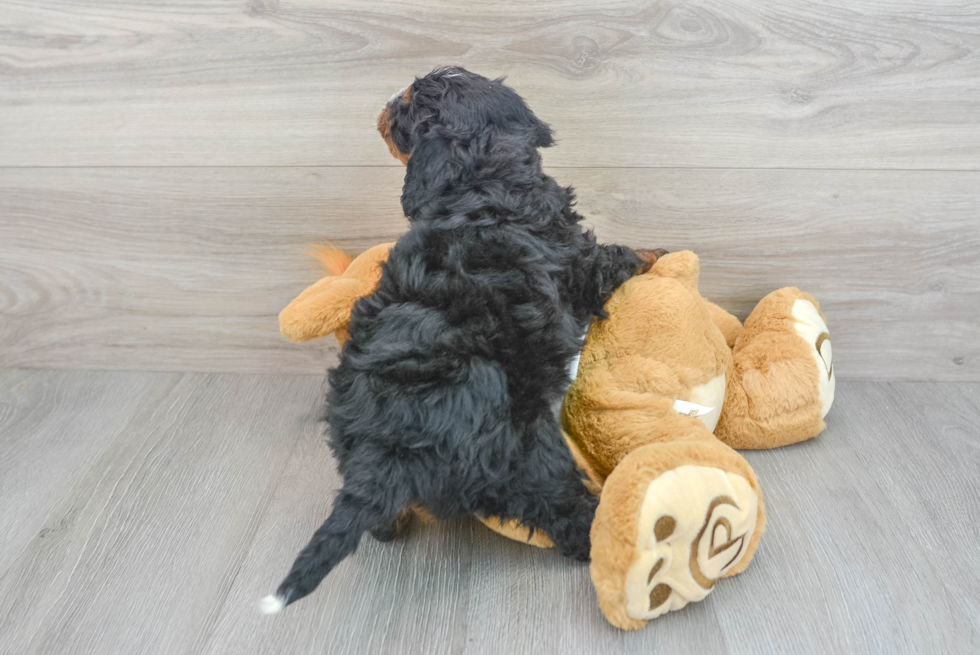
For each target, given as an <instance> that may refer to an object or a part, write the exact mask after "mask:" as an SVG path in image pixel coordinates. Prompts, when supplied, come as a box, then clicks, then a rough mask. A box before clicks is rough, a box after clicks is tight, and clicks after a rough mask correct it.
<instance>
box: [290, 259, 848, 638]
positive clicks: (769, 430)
mask: <svg viewBox="0 0 980 655" xmlns="http://www.w3.org/2000/svg"><path fill="white" fill-rule="evenodd" d="M391 245H392V244H382V245H380V246H375V247H374V248H371V249H370V250H368V251H366V252H365V253H364V254H362V255H361V256H359V257H358V258H356V259H354V260H352V261H351V260H349V258H345V256H344V255H342V254H341V253H339V252H338V251H331V250H326V249H325V250H322V251H321V252H320V253H319V254H318V256H319V258H320V259H321V261H323V262H324V266H325V268H326V269H327V271H328V273H331V275H329V276H327V277H325V278H324V279H322V280H320V281H319V282H317V283H316V284H314V285H313V286H311V287H310V288H309V289H307V290H306V291H304V292H303V293H302V294H301V295H300V296H299V297H297V298H296V299H295V300H294V301H293V302H292V303H290V304H289V306H288V307H286V309H285V310H283V312H282V313H281V314H280V327H281V330H282V333H283V335H285V336H286V337H287V338H289V339H290V340H292V341H306V340H308V339H311V338H315V337H319V336H325V335H327V334H330V333H331V332H333V333H335V334H336V335H337V339H338V342H340V343H341V344H342V343H343V342H344V340H345V339H346V331H345V329H346V325H347V321H348V320H349V318H350V310H351V309H352V307H353V305H354V303H355V302H356V300H357V299H358V298H360V297H361V296H363V295H365V294H367V293H370V292H371V291H372V290H373V289H374V287H375V285H376V284H377V281H378V279H379V278H380V275H381V263H382V262H383V261H384V260H385V258H386V256H387V252H388V249H389V248H390V247H391ZM698 276H699V264H698V259H697V257H696V256H695V255H694V254H693V253H691V252H677V253H672V254H668V255H665V256H663V257H661V258H660V259H659V260H657V262H656V263H655V264H654V265H653V266H652V268H651V269H650V270H649V271H648V272H647V273H644V274H642V275H637V276H635V277H633V278H631V279H630V280H628V281H627V282H626V283H625V284H623V285H622V286H621V287H620V288H619V289H618V290H617V291H616V292H615V293H614V294H613V296H612V297H611V298H610V299H609V301H608V302H607V304H606V311H607V312H608V315H609V316H608V318H607V319H605V320H597V321H595V322H594V323H593V325H592V327H591V328H590V330H589V332H588V335H587V337H586V341H585V345H584V347H583V350H582V352H581V354H580V357H579V359H578V361H577V372H576V373H575V374H573V375H572V377H573V381H572V385H571V387H570V388H569V390H568V393H567V395H566V397H565V400H564V403H563V405H562V409H561V418H562V425H563V427H564V432H565V439H566V441H567V443H568V445H569V448H570V450H571V452H572V454H573V456H574V458H575V460H576V462H577V463H578V464H579V466H580V467H581V468H582V470H583V472H584V473H585V474H586V475H587V476H588V478H589V479H588V480H587V481H585V483H586V484H587V485H589V486H590V488H591V489H593V490H594V491H595V492H596V493H599V494H600V502H599V507H598V509H597V510H596V516H595V520H594V522H593V525H592V532H591V539H592V552H591V555H592V564H591V575H592V581H593V585H594V587H595V590H596V594H597V596H598V600H599V607H600V609H601V610H602V612H603V614H604V615H605V616H606V618H607V619H608V620H609V621H610V622H611V623H612V624H613V625H615V626H617V627H620V628H623V629H636V628H640V627H642V626H643V625H645V624H646V622H647V621H649V620H650V619H654V618H656V617H658V616H660V615H661V614H663V613H665V612H668V611H671V610H676V609H680V608H682V607H684V606H685V605H687V604H688V603H691V602H697V601H700V600H703V599H704V598H705V597H706V596H707V595H708V593H709V592H710V591H711V590H712V589H713V588H714V585H715V583H716V582H717V581H718V580H720V579H722V578H726V577H730V576H733V575H736V574H738V573H740V572H742V571H744V570H745V569H746V568H747V567H748V565H749V563H750V561H751V560H752V557H753V555H754V554H755V551H756V549H757V548H758V546H759V540H760V538H761V536H762V532H763V530H764V528H765V522H766V517H765V508H764V505H763V502H762V489H761V487H760V486H759V481H758V478H757V477H756V475H755V472H754V471H753V470H752V467H751V466H750V465H749V464H748V462H747V461H746V460H745V459H744V458H743V457H742V456H741V455H739V454H738V453H737V452H736V451H735V450H734V448H744V449H759V448H774V447H778V446H783V445H787V444H791V443H796V442H798V441H803V440H805V439H809V438H811V437H813V436H815V435H817V434H818V433H819V432H821V431H822V430H823V429H824V427H825V424H824V422H823V418H824V417H825V416H826V414H827V412H828V411H829V410H830V406H831V404H832V403H833V399H834V385H835V378H834V371H833V362H832V351H831V343H830V335H829V331H828V329H827V325H826V322H825V319H824V317H823V315H822V314H821V313H820V309H819V304H818V303H817V301H816V300H815V299H813V298H812V297H811V296H809V295H808V294H806V293H803V292H802V291H799V290H798V289H795V288H784V289H779V290H778V291H774V292H772V293H770V294H769V295H768V296H766V297H765V298H764V299H763V300H762V301H761V302H760V303H759V304H758V305H757V306H756V308H755V309H754V310H753V312H752V313H751V315H750V316H749V317H748V319H747V320H746V321H745V325H744V326H743V325H742V324H741V323H740V322H739V321H738V319H736V318H735V317H734V316H732V315H731V314H729V313H727V312H725V311H724V310H722V309H721V308H719V307H718V306H716V305H714V304H713V303H711V302H709V301H707V300H705V299H704V298H702V297H701V295H700V294H699V293H698ZM479 518H480V520H482V521H483V522H484V523H485V524H487V525H488V526H489V527H491V528H492V529H494V530H496V531H498V532H500V533H502V534H504V535H506V536H509V537H511V538H514V539H517V540H520V541H527V542H529V543H532V544H533V545H536V546H539V547H549V546H551V541H550V539H548V537H547V535H544V534H542V533H540V532H532V531H530V530H528V529H527V528H525V527H524V526H522V525H520V524H519V523H517V522H514V521H510V522H501V521H500V520H498V519H496V518H493V517H479Z"/></svg>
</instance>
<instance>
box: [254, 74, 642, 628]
mask: <svg viewBox="0 0 980 655" xmlns="http://www.w3.org/2000/svg"><path fill="white" fill-rule="evenodd" d="M378 127H379V130H380V132H381V134H382V136H383V137H384V138H385V141H387V143H388V146H389V148H390V149H391V152H392V154H393V155H394V156H395V157H397V158H398V159H400V160H402V162H403V163H407V165H408V168H407V171H406V174H405V186H404V189H403V191H402V207H403V209H404V211H405V215H406V216H407V217H408V219H409V223H410V227H409V231H408V232H407V233H406V234H405V235H404V236H403V237H402V238H401V239H399V240H398V243H397V244H396V245H395V246H394V248H392V250H391V254H390V256H389V258H388V261H387V263H385V265H384V268H383V274H382V276H381V281H380V283H379V286H378V288H377V290H376V291H375V292H374V293H373V294H372V295H370V296H367V297H365V298H363V299H361V300H360V301H358V303H357V304H356V305H355V307H354V310H353V314H352V315H351V321H350V339H349V340H348V341H347V343H346V344H345V345H344V348H343V351H342V353H341V357H340V363H339V365H338V366H337V368H335V369H333V370H332V371H330V374H329V382H330V390H329V392H328V395H327V408H326V419H327V423H328V425H329V432H330V444H331V448H332V449H333V452H334V454H335V455H336V457H337V460H338V462H339V469H340V472H341V474H342V475H343V477H344V486H343V489H342V490H341V491H340V494H339V495H338V497H337V499H336V501H335V502H334V506H333V511H332V513H331V514H330V517H329V518H328V519H327V520H326V522H325V523H324V524H323V525H322V526H321V527H320V528H319V529H318V530H317V531H316V532H315V533H314V535H313V538H312V540H311V541H310V543H309V545H307V546H306V548H304V549H303V551H302V552H301V553H300V554H299V556H298V557H297V558H296V561H295V563H294V564H293V567H292V570H291V571H290V572H289V575H287V576H286V579H285V580H284V581H283V583H282V584H281V585H280V586H279V589H278V591H277V592H276V595H275V596H269V597H267V598H265V599H263V603H262V608H263V610H264V611H266V612H268V613H273V612H277V611H279V610H280V609H282V608H283V607H285V606H286V605H288V604H289V603H292V602H294V601H296V600H299V599H300V598H302V597H304V596H306V595H307V594H309V593H310V592H312V591H313V590H314V589H315V588H316V587H317V585H318V584H319V583H320V581H321V580H323V578H324V577H325V576H326V575H327V574H328V573H329V572H330V570H331V569H333V567H334V566H336V565H337V564H338V563H339V562H340V561H341V560H343V559H344V558H345V557H346V556H347V555H349V554H350V553H351V552H353V551H354V549H355V548H356V547H357V544H358V542H359V541H360V538H361V535H362V534H363V533H364V532H366V531H368V530H371V531H373V532H374V533H375V534H376V535H379V536H386V537H391V536H393V535H394V534H395V533H396V532H397V526H398V523H399V517H400V516H404V510H405V508H406V507H408V506H410V505H417V506H420V507H422V508H424V509H426V510H428V511H429V512H430V513H431V514H432V515H433V516H435V517H436V518H440V519H442V518H449V517H453V516H457V515H460V514H467V513H475V514H478V515H481V516H496V517H500V518H501V519H503V520H507V519H512V518H513V519H519V520H520V521H521V523H523V524H524V525H525V526H527V527H529V528H531V529H532V530H543V531H544V532H545V533H546V534H547V535H548V536H549V537H550V538H551V539H552V541H553V542H554V543H555V545H556V547H557V548H558V549H559V550H560V552H561V553H563V554H564V555H567V556H569V557H573V558H575V559H578V560H587V559H588V558H589V528H590V527H591V525H592V519H593V515H594V513H595V508H596V504H597V501H596V498H595V497H594V496H593V495H592V494H591V493H589V491H588V490H587V489H586V487H585V486H584V485H583V483H582V480H583V478H584V477H585V475H584V474H583V473H582V472H581V471H580V470H578V469H577V468H576V466H575V464H574V463H573V461H572V457H571V455H570V454H569V451H568V448H567V447H566V445H565V442H564V440H563V438H562V435H561V429H560V426H559V422H558V419H557V417H556V412H555V408H556V406H557V404H558V403H560V401H561V398H562V397H563V395H564V393H565V390H566V389H567V387H568V384H569V374H568V370H567V367H568V363H569V361H570V360H571V359H572V357H573V356H574V355H576V354H577V353H578V352H579V350H580V348H581V346H582V337H583V335H584V334H585V332H586V329H587V327H588V325H589V322H590V321H591V320H592V318H593V317H596V316H598V317H603V316H604V312H603V305H604V304H605V302H606V300H607V299H608V298H609V296H610V294H611V293H612V292H613V291H614V290H615V289H616V287H618V286H619V285H620V284H622V283H623V282H625V281H626V280H627V279H628V278H629V277H630V276H632V275H634V274H635V273H637V272H638V271H640V270H644V269H645V268H648V267H649V265H650V263H652V262H651V261H650V260H653V259H655V257H656V255H655V254H653V253H644V258H641V257H640V256H639V255H638V254H637V252H635V251H633V250H632V249H630V248H627V247H624V246H617V245H600V244H597V243H596V240H595V236H593V234H592V232H591V231H584V230H583V229H582V227H581V226H580V221H581V220H582V217H581V216H580V215H579V214H577V213H576V212H575V210H574V209H573V205H574V195H573V192H572V190H571V189H570V188H566V187H561V186H559V185H558V183H556V182H555V180H553V179H552V178H551V177H549V176H547V175H545V174H544V173H543V172H542V170H541V157H540V155H539V154H538V148H546V147H548V146H550V145H552V144H553V143H554V141H553V139H552V136H551V130H550V129H549V127H548V125H546V124H545V123H543V122H541V121H540V120H538V118H536V117H535V115H534V114H533V113H532V112H531V110H530V109H529V108H528V106H527V105H526V104H525V103H524V101H523V100H522V99H521V97H520V96H518V95H517V93H515V92H514V91H513V90H511V89H510V88H509V87H507V86H505V85H504V84H503V82H502V81H501V80H489V79H487V78H485V77H482V76H480V75H476V74H474V73H471V72H469V71H466V70H464V69H462V68H441V69H437V70H435V71H433V72H432V73H430V74H428V75H426V76H425V77H422V78H418V79H416V80H415V81H414V82H413V83H412V85H411V86H409V87H408V88H406V89H404V90H403V91H400V92H399V93H396V94H395V95H394V96H393V97H392V99H391V100H390V101H389V102H388V104H387V106H386V107H385V108H384V111H382V113H381V116H380V117H379V120H378Z"/></svg>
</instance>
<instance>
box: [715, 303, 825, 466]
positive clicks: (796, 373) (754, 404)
mask: <svg viewBox="0 0 980 655" xmlns="http://www.w3.org/2000/svg"><path fill="white" fill-rule="evenodd" d="M733 360H734V362H733V366H732V370H731V372H730V375H729V380H728V389H727V393H726V396H725V406H724V410H723V411H722V415H721V418H720V420H719V422H718V426H717V428H716V429H715V434H716V435H717V436H718V438H719V439H721V440H722V441H724V442H725V443H727V444H728V445H729V446H732V447H733V448H752V449H754V448H775V447H777V446H784V445H787V444H791V443H796V442H798V441H804V440H806V439H809V438H811V437H814V436H816V435H817V434H819V433H820V432H821V431H822V430H823V429H824V428H825V427H826V424H825V423H824V422H823V417H824V416H826V415H827V412H828V411H830V406H831V404H832V403H833V402H834V386H835V383H836V379H835V377H834V364H833V351H832V349H831V343H830V331H829V330H828V328H827V324H826V322H825V320H824V317H823V315H822V314H821V313H820V306H819V304H818V303H817V301H816V300H814V298H813V297H812V296H810V295H809V294H806V293H804V292H802V291H800V290H799V289H795V288H785V289H779V290H777V291H774V292H772V293H770V294H769V295H768V296H766V297H765V298H763V299H762V301H761V302H760V303H759V304H758V305H757V306H756V308H755V310H753V312H752V314H751V315H750V316H749V318H748V319H746V321H745V327H744V328H743V329H742V332H741V333H740V334H739V336H738V339H737V340H736V342H735V348H734V349H733Z"/></svg>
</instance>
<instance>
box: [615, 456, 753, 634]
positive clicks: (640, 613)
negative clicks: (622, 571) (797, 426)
mask: <svg viewBox="0 0 980 655" xmlns="http://www.w3.org/2000/svg"><path fill="white" fill-rule="evenodd" d="M758 506H759V503H758V496H757V495H756V493H755V491H754V490H753V489H752V487H751V485H749V483H748V481H747V480H746V479H745V478H743V477H742V476H740V475H737V474H734V473H728V472H726V471H722V470H721V469H717V468H711V467H707V466H694V465H686V466H679V467H677V468H675V469H671V470H669V471H667V472H665V473H663V474H661V475H660V476H659V477H657V478H656V479H655V480H654V481H653V482H651V483H650V486H649V487H648V488H647V491H646V496H645V497H644V499H643V503H642V505H641V507H640V516H639V525H638V531H637V535H636V559H635V561H634V562H633V565H632V566H631V567H630V569H629V572H628V573H627V576H626V588H625V592H626V612H627V614H628V615H629V616H630V617H631V618H633V619H640V620H650V619H654V618H657V617H658V616H660V615H661V614H664V613H666V612H669V611H672V610H678V609H681V608H682V607H684V606H685V605H687V604H688V603H693V602H697V601H700V600H703V599H704V598H705V597H706V596H707V595H708V593H710V592H711V590H712V588H713V587H714V585H715V582H717V581H718V579H719V578H721V577H722V576H724V575H725V574H726V573H728V572H729V571H730V570H732V569H733V568H734V567H735V565H736V564H738V562H739V561H740V560H741V559H742V557H743V556H744V555H745V554H746V552H747V550H748V545H749V539H750V538H751V537H752V534H753V532H754V531H755V524H756V517H757V512H758Z"/></svg>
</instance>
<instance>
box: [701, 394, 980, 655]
mask: <svg viewBox="0 0 980 655" xmlns="http://www.w3.org/2000/svg"><path fill="white" fill-rule="evenodd" d="M978 391H980V386H978V385H976V384H971V385H953V384H942V385H938V384H936V385H934V384H921V383H919V384H913V383H895V384H889V383H870V382H846V381H844V382H841V383H840V385H839V386H838V392H837V396H836V399H835V401H834V408H833V410H831V414H830V415H829V416H828V419H827V423H828V428H827V431H826V432H825V433H824V434H822V435H821V436H819V437H817V438H816V439H814V440H812V441H809V442H805V443H803V444H799V445H796V446H790V447H787V448H782V449H779V450H773V451H764V452H749V453H746V457H747V458H748V459H749V461H750V462H751V464H752V465H753V467H754V468H755V470H756V473H757V474H758V475H759V478H760V480H761V481H762V484H763V491H764V494H765V498H766V507H767V510H768V517H769V523H768V526H767V532H766V536H765V537H764V538H763V542H762V547H761V548H760V550H759V554H758V555H757V557H756V559H755V560H754V562H753V565H752V566H751V567H750V568H749V570H748V571H747V572H746V573H745V574H743V575H742V576H739V577H738V578H736V579H735V580H734V581H733V583H731V584H726V588H725V589H720V590H719V593H718V595H717V596H716V597H712V598H710V599H709V600H710V601H716V602H720V601H722V599H723V598H725V597H723V596H721V593H722V592H724V593H725V594H727V598H725V602H726V604H730V606H731V607H733V608H741V610H740V611H731V612H725V611H723V610H721V609H719V610H718V615H719V617H720V620H721V622H722V624H723V631H724V633H725V636H726V640H727V643H728V644H729V646H730V647H731V648H732V652H739V653H755V652H778V653H812V652H842V653H845V652H846V653H850V652H861V653H883V654H884V653H938V652H944V653H961V652H962V653H966V652H973V651H975V650H976V649H977V648H978V647H980V626H978V622H977V616H978V614H977V605H978V602H980V594H978V592H977V589H980V574H978V571H980V548H978V546H977V541H978V538H980V533H978V528H977V526H978V525H980V508H978V506H977V502H976V501H977V499H978V498H980V477H978V476H977V475H976V471H977V470H978V468H977V462H978V460H977V452H978V449H980V432H978V431H977V429H976V427H975V426H976V425H977V420H978V419H980V404H978V403H977V402H976V400H977V392H978ZM967 398H970V399H971V400H967ZM912 399H918V400H912ZM964 401H966V402H965V403H964ZM923 405H930V406H931V407H934V408H935V412H934V413H933V415H932V416H925V415H923V414H922V413H921V412H920V410H922V409H923ZM971 424H972V425H971ZM967 426H970V427H967ZM964 428H965V429H966V430H968V431H969V432H965V431H964ZM951 433H952V434H951ZM951 436H953V437H954V438H950V437H951ZM939 506H942V507H943V509H942V510H940V511H936V508H937V507H939ZM729 587H730V589H729ZM713 596H714V595H713Z"/></svg>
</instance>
